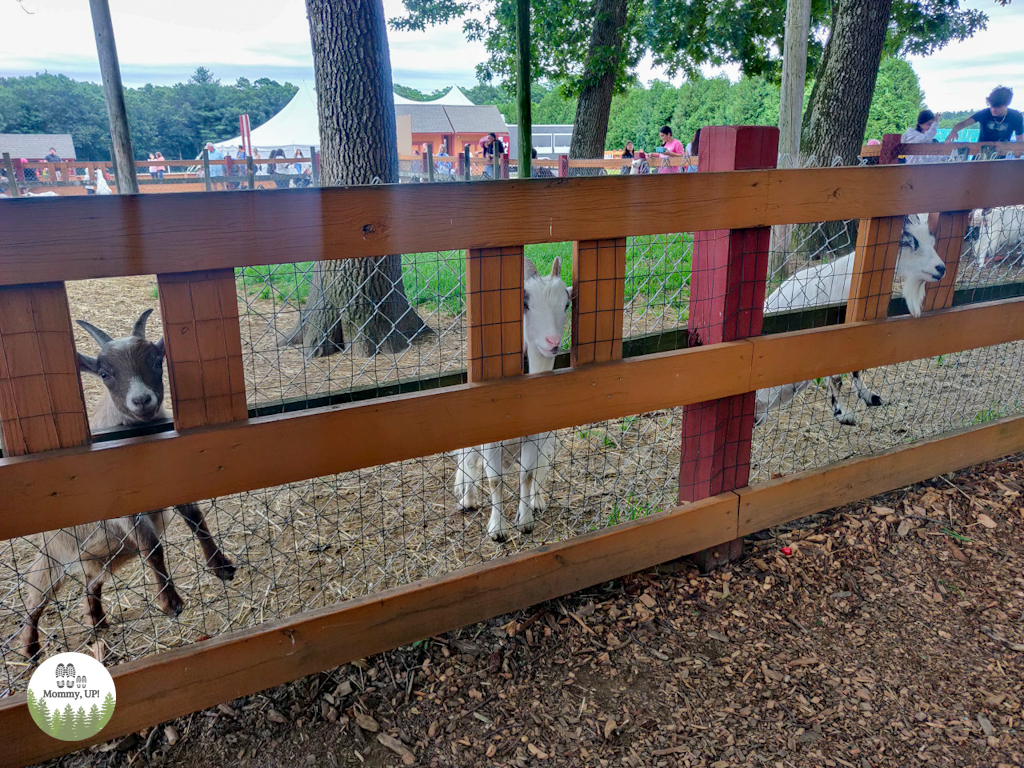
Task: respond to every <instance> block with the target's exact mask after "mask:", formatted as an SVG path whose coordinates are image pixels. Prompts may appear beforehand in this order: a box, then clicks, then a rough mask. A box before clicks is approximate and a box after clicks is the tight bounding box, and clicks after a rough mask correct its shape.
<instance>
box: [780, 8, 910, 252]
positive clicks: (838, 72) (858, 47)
mask: <svg viewBox="0 0 1024 768" xmlns="http://www.w3.org/2000/svg"><path fill="white" fill-rule="evenodd" d="M892 2H893V0H833V3H832V30H831V33H830V35H829V38H828V43H827V44H826V45H825V51H824V54H823V55H822V59H821V63H820V64H819V65H818V72H817V74H816V76H815V81H814V89H813V90H812V91H811V99H810V103H809V104H808V106H807V114H806V115H805V119H804V127H803V141H802V153H803V155H804V157H812V156H813V157H814V158H815V160H816V163H817V165H818V166H820V167H828V166H829V165H831V164H832V163H833V162H835V161H836V160H837V159H838V160H839V161H840V162H841V163H842V164H843V165H857V162H858V157H859V156H860V147H861V142H862V141H863V140H864V130H865V129H866V128H867V124H868V113H869V112H870V111H871V97H872V96H873V95H874V92H875V80H876V79H877V78H878V66H879V64H880V63H881V61H882V46H883V44H884V43H885V33H886V30H887V29H888V26H889V18H890V16H891V15H892ZM800 239H801V240H804V242H805V243H806V247H807V250H808V251H809V252H810V253H811V254H812V255H820V254H822V253H825V252H836V251H839V250H843V249H846V248H848V247H849V246H848V244H849V243H855V242H856V241H857V222H856V221H849V222H833V223H829V224H825V225H818V226H813V227H812V229H811V231H810V232H809V233H808V236H807V237H806V239H805V238H802V237H801V238H800Z"/></svg>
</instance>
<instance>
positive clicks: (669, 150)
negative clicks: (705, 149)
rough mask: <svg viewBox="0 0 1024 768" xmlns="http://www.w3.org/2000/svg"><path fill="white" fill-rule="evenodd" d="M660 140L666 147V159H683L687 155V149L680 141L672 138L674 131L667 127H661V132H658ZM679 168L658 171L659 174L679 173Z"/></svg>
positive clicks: (664, 168) (665, 168) (666, 168)
mask: <svg viewBox="0 0 1024 768" xmlns="http://www.w3.org/2000/svg"><path fill="white" fill-rule="evenodd" d="M658 138H659V139H661V143H662V144H663V145H664V146H665V152H664V153H663V155H664V156H666V157H683V156H684V155H685V154H686V148H685V147H684V146H683V145H682V143H681V142H680V141H679V139H676V138H673V137H672V129H671V128H669V127H668V126H667V125H663V126H661V130H660V131H658ZM678 172H679V168H678V167H674V168H673V167H671V166H669V167H663V168H660V169H659V170H658V173H678Z"/></svg>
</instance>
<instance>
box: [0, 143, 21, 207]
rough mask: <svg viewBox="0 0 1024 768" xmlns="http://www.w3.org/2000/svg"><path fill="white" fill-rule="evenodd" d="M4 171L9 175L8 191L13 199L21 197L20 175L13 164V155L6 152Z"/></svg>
mask: <svg viewBox="0 0 1024 768" xmlns="http://www.w3.org/2000/svg"><path fill="white" fill-rule="evenodd" d="M4 171H5V172H6V173H7V191H8V192H10V193H11V197H21V191H20V190H19V189H18V175H17V174H16V173H15V172H14V163H12V162H11V153H10V152H4Z"/></svg>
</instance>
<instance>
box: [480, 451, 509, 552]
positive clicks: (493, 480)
mask: <svg viewBox="0 0 1024 768" xmlns="http://www.w3.org/2000/svg"><path fill="white" fill-rule="evenodd" d="M502 451H503V449H502V445H501V443H490V444H488V445H486V446H484V449H483V458H484V471H485V472H486V473H487V481H488V483H489V484H490V486H491V518H490V520H488V522H487V535H488V536H490V537H491V538H492V539H493V540H494V541H497V542H498V543H501V542H503V541H507V540H508V537H509V528H508V523H507V522H506V521H505V516H504V515H503V514H502V513H501V508H502V507H503V506H504V504H505V488H504V485H503V479H504V472H503V471H502V469H503V467H502V459H503V456H502Z"/></svg>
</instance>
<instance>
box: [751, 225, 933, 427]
mask: <svg viewBox="0 0 1024 768" xmlns="http://www.w3.org/2000/svg"><path fill="white" fill-rule="evenodd" d="M853 259H854V254H852V253H849V254H847V255H846V256H843V257H841V258H838V259H836V260H835V261H830V262H828V263H827V264H820V265H818V266H814V267H808V268H807V269H803V270H801V271H800V272H797V273H796V274H795V275H793V276H792V277H790V278H789V279H788V280H786V281H785V282H784V283H783V284H782V285H780V286H779V287H778V288H776V289H775V290H774V291H772V293H771V295H770V296H768V298H767V299H766V300H765V312H787V311H793V310H798V309H804V308H807V307H816V306H823V305H827V304H841V303H843V302H845V301H847V300H848V299H849V298H850V284H851V282H852V280H853ZM896 274H897V275H899V276H900V277H901V278H902V279H903V298H904V299H905V300H906V302H907V309H909V310H910V314H911V315H913V316H914V317H920V316H921V306H922V304H923V303H924V294H925V288H926V285H927V283H929V282H933V281H935V280H941V279H942V276H943V275H944V274H946V265H945V264H944V263H943V261H942V259H941V258H939V254H938V253H936V251H935V238H934V237H933V235H932V233H931V232H929V231H928V219H927V217H925V216H919V215H911V216H907V217H906V220H905V221H904V224H903V234H902V236H901V238H900V250H899V255H898V257H897V261H896ZM851 376H852V378H853V387H854V391H855V392H856V394H857V397H858V398H860V399H861V400H862V401H864V403H865V404H866V405H868V406H879V405H882V398H880V397H879V396H878V395H877V394H875V393H874V392H872V391H871V389H870V388H869V387H868V386H867V385H866V384H864V382H863V381H862V379H861V376H860V371H853V372H852V374H851ZM827 381H828V387H829V394H830V396H831V400H832V413H833V415H834V416H835V417H836V419H838V421H839V423H840V424H846V425H853V424H856V419H855V418H854V415H853V413H852V412H850V411H848V410H847V409H846V408H845V406H844V405H843V404H842V402H841V401H840V400H839V391H840V387H841V384H842V379H841V377H839V376H830V377H828V380H827ZM809 384H810V382H809V381H801V382H797V383H796V384H786V385H785V386H781V387H771V388H769V389H761V390H758V392H757V398H756V400H755V405H754V417H755V422H754V423H755V424H760V423H761V422H762V421H764V419H765V416H766V415H767V413H768V411H769V410H771V409H772V408H776V407H780V408H781V407H782V406H784V405H786V404H787V403H789V402H790V401H791V400H792V399H793V398H795V397H796V396H797V395H798V394H799V393H800V392H802V391H803V390H804V389H806V388H807V386H808V385H809Z"/></svg>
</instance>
